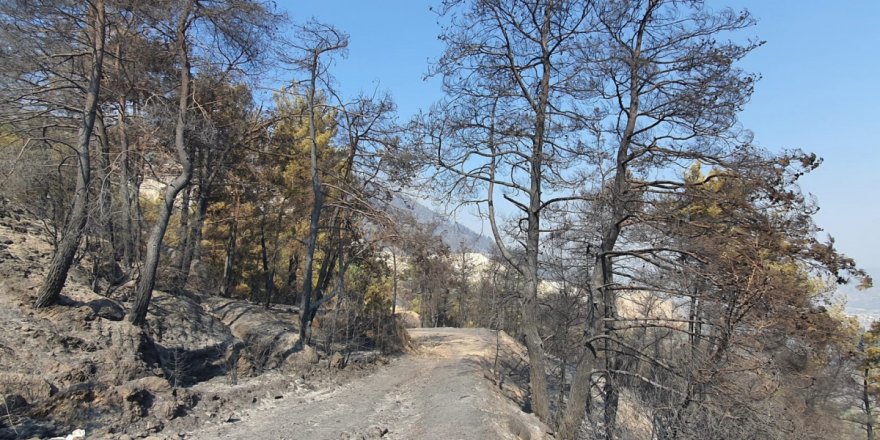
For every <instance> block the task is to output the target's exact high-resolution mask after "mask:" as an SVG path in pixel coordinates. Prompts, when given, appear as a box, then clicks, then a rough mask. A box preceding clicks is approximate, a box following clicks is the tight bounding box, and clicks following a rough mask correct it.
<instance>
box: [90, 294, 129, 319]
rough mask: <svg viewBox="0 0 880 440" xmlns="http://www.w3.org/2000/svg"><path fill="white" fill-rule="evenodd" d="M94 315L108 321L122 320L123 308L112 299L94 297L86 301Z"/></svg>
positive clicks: (123, 315) (123, 316)
mask: <svg viewBox="0 0 880 440" xmlns="http://www.w3.org/2000/svg"><path fill="white" fill-rule="evenodd" d="M88 306H89V307H90V308H91V309H92V311H93V312H94V313H95V316H98V317H100V318H104V319H107V320H110V321H122V319H123V318H125V309H123V308H122V306H120V305H119V304H117V303H116V302H114V301H111V300H109V299H106V298H102V299H96V300H94V301H91V302H89V303H88Z"/></svg>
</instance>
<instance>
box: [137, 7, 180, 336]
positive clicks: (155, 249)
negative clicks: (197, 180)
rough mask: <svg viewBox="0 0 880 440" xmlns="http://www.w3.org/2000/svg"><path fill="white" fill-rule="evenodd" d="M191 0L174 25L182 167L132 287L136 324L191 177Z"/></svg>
mask: <svg viewBox="0 0 880 440" xmlns="http://www.w3.org/2000/svg"><path fill="white" fill-rule="evenodd" d="M191 9H192V2H191V1H190V2H187V3H186V6H185V7H184V10H183V12H182V13H181V17H180V22H179V23H178V26H177V50H178V57H179V58H180V64H181V66H180V91H179V93H180V96H179V102H178V108H177V124H176V127H175V129H174V148H175V150H176V151H177V157H178V160H179V161H180V165H182V167H183V169H182V171H181V173H180V175H178V176H177V177H175V178H174V180H173V181H171V184H170V185H168V187H167V188H165V196H164V199H163V203H162V206H161V207H160V209H159V218H158V220H156V224H155V225H154V226H153V229H152V231H151V232H150V238H149V239H148V240H147V254H146V258H145V259H144V267H143V271H142V272H141V276H140V278H139V279H138V283H137V287H136V289H135V303H134V308H133V309H132V313H131V314H130V315H129V321H131V323H132V324H135V325H143V323H144V321H145V319H146V317H147V308H148V307H149V305H150V299H151V298H152V295H153V286H154V285H155V283H156V269H157V268H158V267H159V256H160V254H161V246H162V241H163V239H164V238H165V231H166V230H167V229H168V221H169V220H170V219H171V211H172V210H173V209H174V199H175V198H177V194H178V193H180V191H181V190H183V189H184V188H185V187H186V186H187V185H188V184H189V181H190V179H191V178H192V170H193V167H192V160H191V159H190V154H189V150H188V149H187V147H186V140H185V137H184V135H185V130H186V113H187V110H188V109H189V93H190V79H191V78H190V76H191V72H190V62H189V46H188V44H187V41H186V38H187V29H188V28H189V25H190V12H191Z"/></svg>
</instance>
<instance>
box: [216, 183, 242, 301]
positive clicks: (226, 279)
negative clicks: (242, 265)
mask: <svg viewBox="0 0 880 440" xmlns="http://www.w3.org/2000/svg"><path fill="white" fill-rule="evenodd" d="M239 206H240V198H239V196H238V193H236V194H235V208H234V209H233V211H232V221H230V224H229V238H228V239H227V240H226V261H225V262H224V264H223V285H222V286H220V296H223V297H227V298H228V297H230V296H232V291H233V288H234V283H235V268H234V267H233V264H235V248H236V244H237V240H238V237H237V234H238V210H239Z"/></svg>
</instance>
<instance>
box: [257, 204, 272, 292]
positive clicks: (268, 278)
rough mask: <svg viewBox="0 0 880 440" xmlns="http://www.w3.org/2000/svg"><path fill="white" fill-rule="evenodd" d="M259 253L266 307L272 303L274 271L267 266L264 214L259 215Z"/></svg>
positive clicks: (267, 253) (267, 252)
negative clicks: (261, 262) (261, 263)
mask: <svg viewBox="0 0 880 440" xmlns="http://www.w3.org/2000/svg"><path fill="white" fill-rule="evenodd" d="M260 255H261V257H262V261H263V285H264V286H265V290H266V308H267V309H268V308H269V307H270V306H271V305H272V295H273V293H274V292H275V273H274V271H272V270H271V269H270V268H269V250H268V249H267V248H266V214H265V213H263V215H262V216H261V217H260Z"/></svg>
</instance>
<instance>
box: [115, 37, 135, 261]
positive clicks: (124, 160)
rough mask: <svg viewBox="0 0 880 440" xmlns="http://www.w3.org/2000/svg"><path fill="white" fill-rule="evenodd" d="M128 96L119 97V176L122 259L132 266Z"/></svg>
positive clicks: (133, 237) (132, 240) (133, 245)
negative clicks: (120, 152)
mask: <svg viewBox="0 0 880 440" xmlns="http://www.w3.org/2000/svg"><path fill="white" fill-rule="evenodd" d="M118 55H119V51H118V50H117V56H118ZM125 103H126V98H125V96H120V97H119V122H117V127H118V129H119V146H120V148H121V149H122V154H121V157H120V167H119V168H120V174H121V175H120V178H119V199H120V200H121V201H122V217H123V218H122V228H123V231H122V232H123V237H122V251H123V257H122V260H123V262H124V263H125V266H126V267H129V268H130V267H132V266H133V265H134V262H135V260H136V258H137V251H136V250H135V246H137V244H136V243H137V242H136V239H135V235H134V234H135V228H134V222H133V221H132V217H133V216H134V215H136V214H135V213H134V211H133V210H132V202H131V187H130V185H131V170H130V167H131V164H130V163H129V160H130V159H129V150H128V132H127V130H126V124H127V121H126V109H125Z"/></svg>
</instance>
